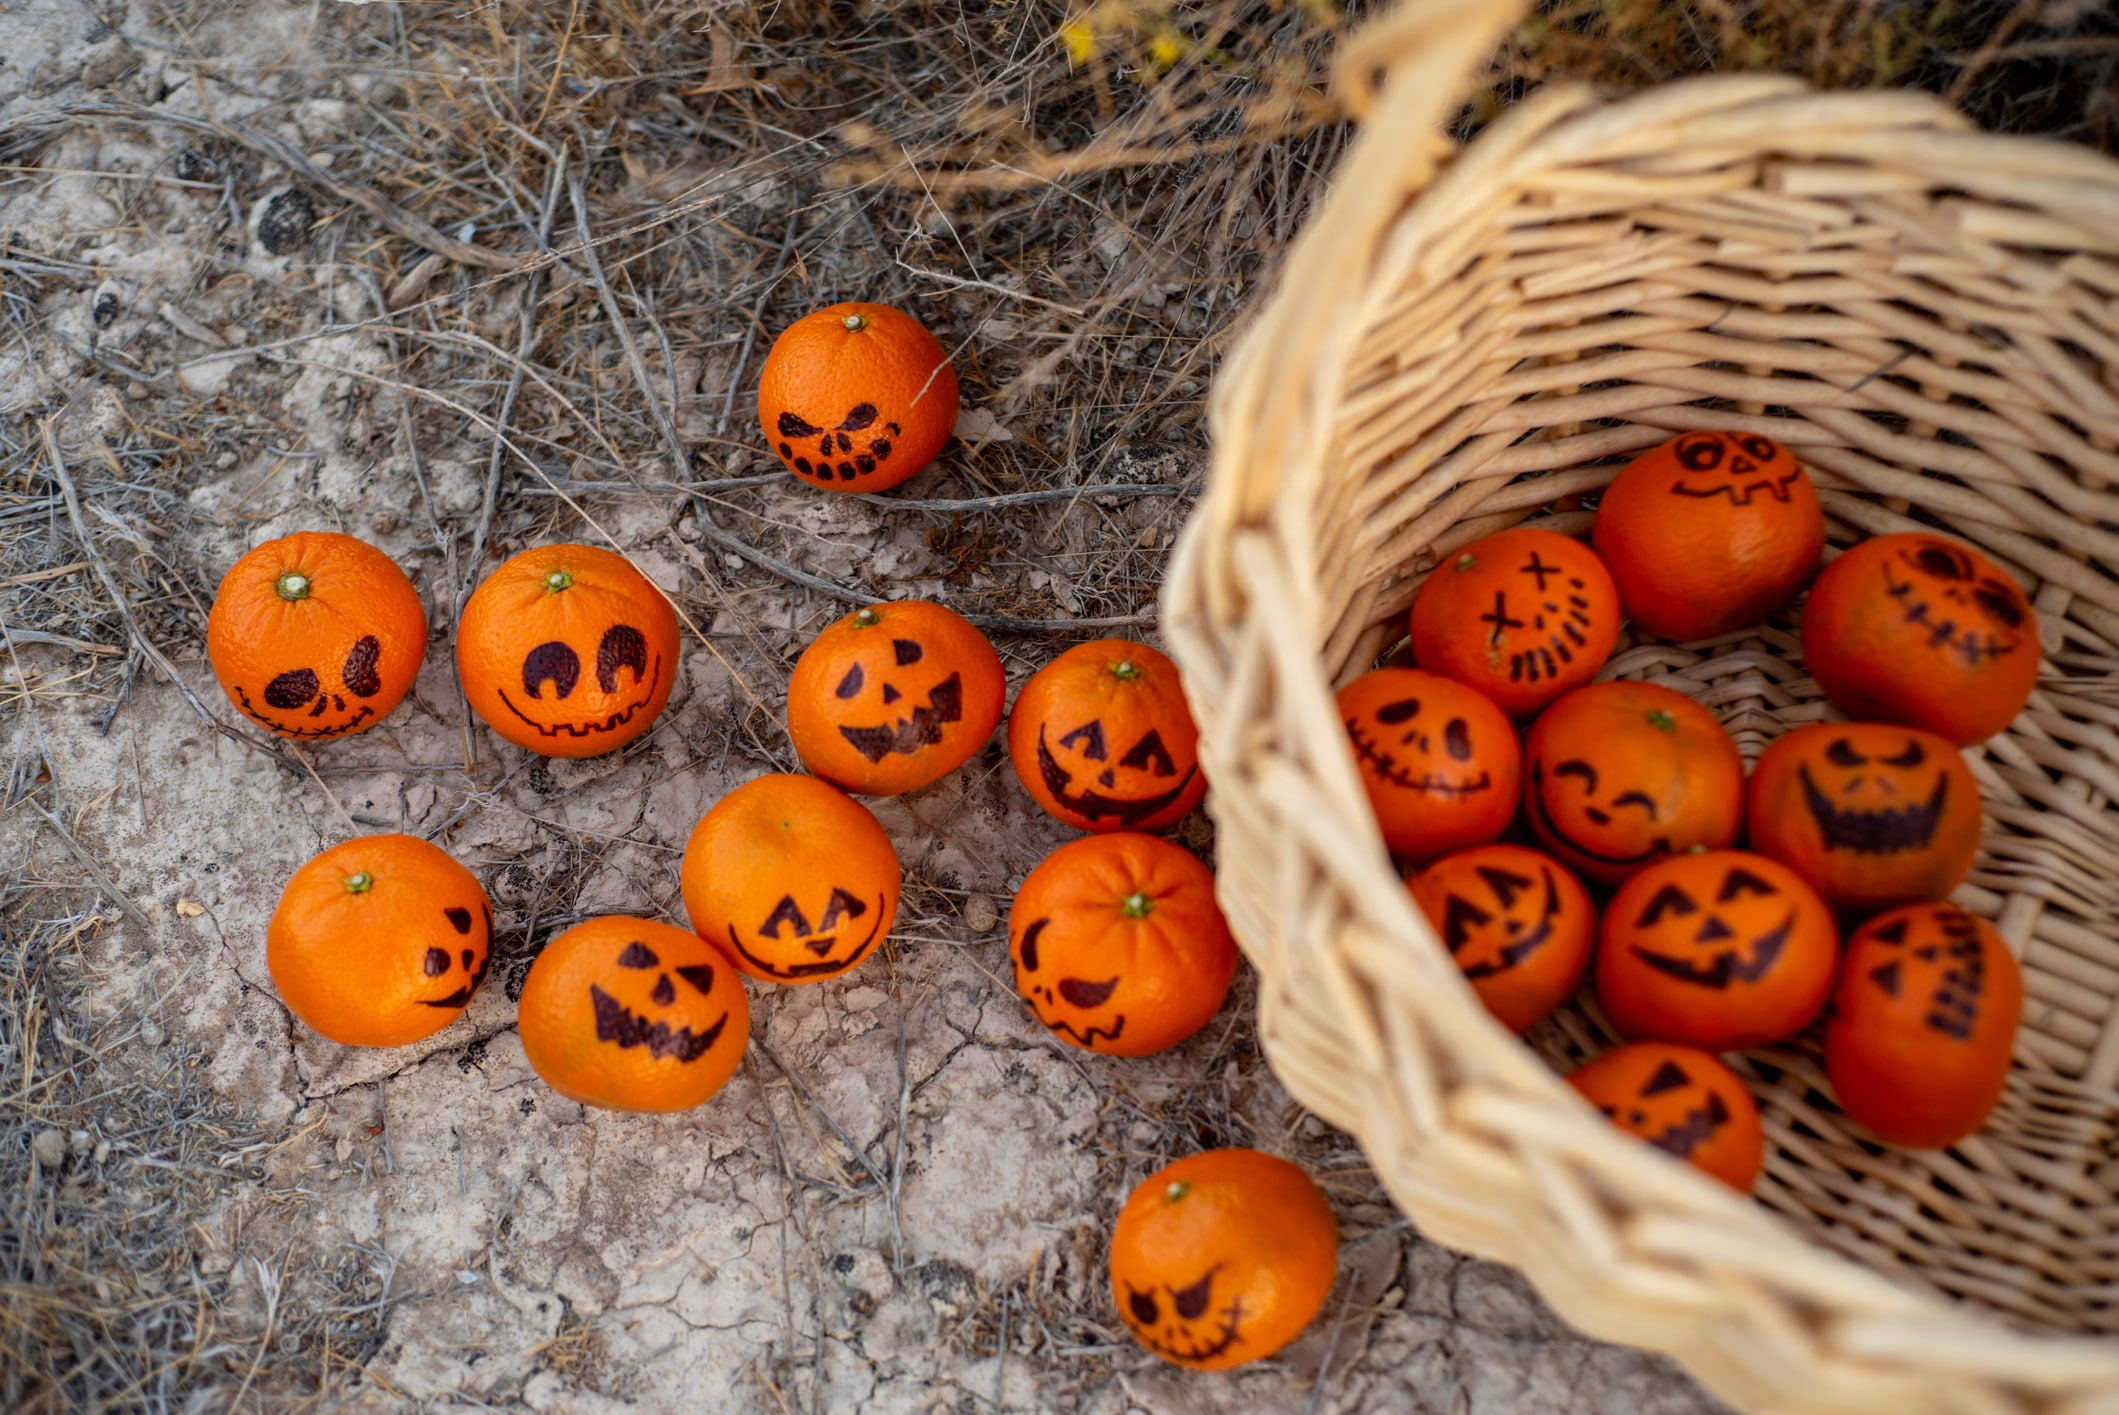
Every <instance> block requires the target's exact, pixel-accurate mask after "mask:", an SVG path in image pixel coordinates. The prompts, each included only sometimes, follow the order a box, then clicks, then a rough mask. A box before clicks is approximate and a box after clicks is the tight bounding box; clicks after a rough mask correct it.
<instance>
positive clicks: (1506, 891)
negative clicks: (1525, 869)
mask: <svg viewBox="0 0 2119 1415" xmlns="http://www.w3.org/2000/svg"><path fill="white" fill-rule="evenodd" d="M1478 875H1479V878H1480V879H1483V880H1485V881H1486V887H1487V888H1488V889H1491V890H1492V891H1493V892H1494V898H1496V899H1498V900H1500V901H1501V907H1502V908H1504V909H1509V908H1513V907H1514V906H1515V902H1516V896H1517V895H1518V894H1520V893H1522V892H1523V891H1524V890H1526V889H1528V888H1530V886H1531V883H1532V881H1531V878H1530V876H1529V875H1519V874H1517V873H1515V872H1514V871H1513V870H1504V869H1501V868H1499V867H1498V866H1494V865H1481V866H1479V869H1478Z"/></svg>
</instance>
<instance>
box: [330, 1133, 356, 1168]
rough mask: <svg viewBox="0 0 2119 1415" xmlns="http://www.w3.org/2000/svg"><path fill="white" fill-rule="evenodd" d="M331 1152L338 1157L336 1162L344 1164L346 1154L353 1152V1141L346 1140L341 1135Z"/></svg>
mask: <svg viewBox="0 0 2119 1415" xmlns="http://www.w3.org/2000/svg"><path fill="white" fill-rule="evenodd" d="M332 1153H333V1154H335V1155H336V1156H337V1157H338V1162H339V1163H340V1164H344V1163H345V1162H346V1156H348V1155H350V1154H352V1153H353V1142H352V1141H351V1140H348V1139H347V1138H346V1137H345V1136H343V1135H341V1136H339V1137H338V1144H337V1145H336V1146H335V1147H334V1148H333V1150H332Z"/></svg>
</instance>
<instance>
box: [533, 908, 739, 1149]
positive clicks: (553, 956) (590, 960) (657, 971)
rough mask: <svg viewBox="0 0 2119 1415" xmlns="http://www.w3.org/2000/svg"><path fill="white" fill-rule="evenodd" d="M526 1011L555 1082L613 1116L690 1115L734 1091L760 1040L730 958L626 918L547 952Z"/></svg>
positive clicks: (540, 958) (538, 1058) (607, 920)
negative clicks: (747, 1050)
mask: <svg viewBox="0 0 2119 1415" xmlns="http://www.w3.org/2000/svg"><path fill="white" fill-rule="evenodd" d="M516 1012H517V1018H518V1022H519V1030H520V1031H521V1034H522V1050H523V1054H524V1055H525V1056H527V1057H528V1058H529V1062H530V1066H531V1067H532V1068H533V1069H534V1070H535V1071H536V1072H537V1074H538V1075H539V1076H542V1077H543V1078H544V1080H545V1084H546V1085H548V1086H550V1087H551V1088H552V1089H553V1090H555V1091H557V1092H559V1094H561V1095H563V1096H565V1097H566V1098H567V1099H568V1100H572V1101H579V1102H581V1103H582V1104H583V1105H593V1106H602V1107H603V1108H605V1109H606V1110H631V1111H676V1110H688V1109H690V1108H691V1107H692V1106H695V1105H697V1104H699V1103H700V1102H701V1101H703V1100H705V1099H706V1098H707V1097H708V1096H711V1095H712V1094H714V1092H716V1091H718V1090H720V1089H721V1087H722V1086H723V1085H725V1084H726V1083H727V1081H728V1078H729V1077H730V1076H732V1075H734V1074H735V1070H736V1064H737V1063H738V1062H740V1061H741V1060H742V1059H743V1048H744V1047H745V1045H746V1044H747V1043H748V1042H749V1041H750V1001H749V999H748V998H746V997H745V996H744V993H743V983H742V981H741V980H740V979H739V978H738V977H737V976H736V970H735V969H734V968H731V967H730V966H729V964H728V960H727V959H726V958H724V957H722V956H721V954H720V953H719V952H717V951H716V950H714V949H713V948H711V947H709V946H708V945H707V943H706V941H705V940H704V939H702V938H700V937H698V936H697V935H696V934H689V933H686V932H685V931H684V930H683V929H679V928H673V927H671V926H670V925H668V924H660V923H656V922H655V921H654V920H652V919H633V918H627V917H625V916H623V915H617V914H612V915H606V916H604V917H602V918H598V919H589V920H587V921H585V922H583V923H579V924H576V925H575V926H574V927H573V928H570V929H568V930H567V931H566V932H564V933H562V934H560V935H559V936H558V937H556V938H554V939H553V940H552V941H551V942H550V943H548V944H546V945H545V946H544V951H543V952H542V953H539V954H538V955H537V961H536V962H535V963H533V964H531V965H530V972H529V976H528V977H526V978H524V979H523V984H522V1000H521V1002H520V1004H519V1005H518V1007H517V1009H516Z"/></svg>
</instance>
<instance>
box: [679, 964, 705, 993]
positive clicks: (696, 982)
mask: <svg viewBox="0 0 2119 1415" xmlns="http://www.w3.org/2000/svg"><path fill="white" fill-rule="evenodd" d="M674 971H675V972H676V974H677V976H678V977H680V978H682V979H684V980H685V981H686V982H688V983H690V984H691V985H692V986H693V987H695V988H697V989H699V991H701V992H704V993H710V992H712V991H713V990H714V965H713V964H711V963H680V964H678V965H677V967H676V968H675V970H674Z"/></svg>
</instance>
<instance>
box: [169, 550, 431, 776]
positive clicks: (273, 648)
mask: <svg viewBox="0 0 2119 1415" xmlns="http://www.w3.org/2000/svg"><path fill="white" fill-rule="evenodd" d="M206 653H207V656H208V657H209V658H210V659H212V660H213V676H214V677H215V678H217V679H219V680H220V684H221V691H223V692H225V693H226V694H228V700H229V701H230V702H232V703H234V704H235V705H236V706H237V707H238V708H240V709H242V712H243V716H245V717H247V718H249V719H250V720H251V721H252V722H255V723H257V724H258V725H259V726H261V727H263V728H265V729H266V730H267V731H269V732H273V733H275V734H277V735H279V736H281V737H290V738H293V739H294V740H296V741H301V742H326V741H331V740H333V739H335V738H339V737H345V736H349V735H350V734H352V733H355V732H365V731H367V730H368V729H369V728H371V727H373V726H375V724H376V723H378V722H380V721H382V720H383V718H384V717H385V716H387V715H388V714H389V712H390V710H391V709H392V708H394V707H396V706H397V705H398V703H399V702H400V701H402V700H403V698H404V696H405V694H406V693H407V692H409V691H411V688H412V683H413V680H414V679H416V678H417V677H419V665H420V662H421V660H422V659H424V658H425V657H426V653H427V612H426V611H425V610H424V609H422V608H420V604H419V595H418V594H417V593H416V592H414V590H413V588H412V582H411V581H410V580H408V579H406V578H405V572H404V571H403V570H400V569H399V568H398V567H397V562H396V561H394V560H392V559H391V558H390V557H389V556H387V555H385V554H383V553H382V552H381V551H380V550H377V549H376V548H375V547H374V546H372V545H370V544H368V543H367V542H366V541H362V540H355V539H354V538H353V537H352V536H344V535H339V534H338V533H336V532H335V531H297V532H295V533H294V534H293V535H290V536H281V537H280V538H279V539H278V540H269V541H266V542H265V543H264V544H263V545H260V546H258V547H257V548H256V549H255V550H252V551H251V552H250V553H249V554H247V555H245V556H244V557H243V558H242V559H240V560H238V561H236V563H235V564H234V565H231V566H230V567H229V568H228V573H227V574H226V575H224V576H222V577H221V587H220V589H219V590H218V591H216V592H215V594H214V597H213V608H212V610H211V611H209V612H208V614H207V616H206Z"/></svg>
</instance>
